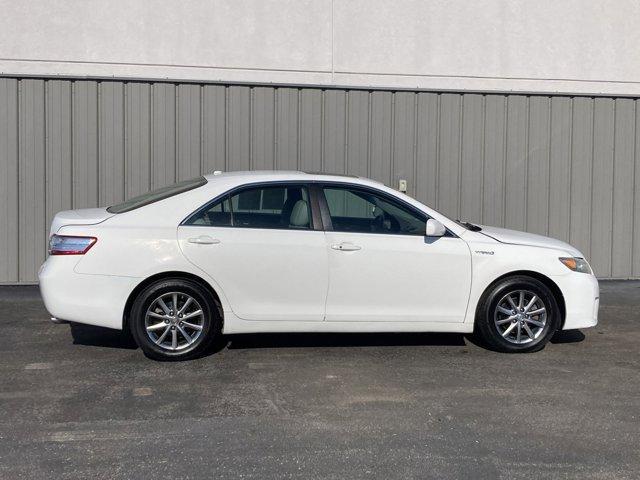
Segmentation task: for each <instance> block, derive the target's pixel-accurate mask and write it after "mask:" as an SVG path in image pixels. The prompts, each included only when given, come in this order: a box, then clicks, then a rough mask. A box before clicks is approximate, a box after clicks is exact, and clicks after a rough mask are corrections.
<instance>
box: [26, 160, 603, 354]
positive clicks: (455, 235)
mask: <svg viewBox="0 0 640 480" xmlns="http://www.w3.org/2000/svg"><path fill="white" fill-rule="evenodd" d="M49 253H50V255H49V257H48V259H47V261H46V262H45V263H44V265H43V266H42V267H41V269H40V273H39V278H40V290H41V292H42V297H43V299H44V302H45V305H46V307H47V309H48V310H49V312H50V313H51V314H52V315H53V316H54V317H57V318H58V319H60V320H67V321H73V322H78V323H87V324H92V325H99V326H102V327H109V328H115V329H129V330H131V332H132V334H133V336H134V337H135V339H136V341H137V343H138V345H139V346H140V347H141V348H142V350H143V351H144V352H145V353H146V354H147V355H148V356H149V357H152V358H157V359H184V358H191V357H194V356H196V355H198V354H201V353H202V352H203V351H205V350H206V349H207V347H208V346H209V345H210V344H211V342H212V341H213V340H214V339H215V338H216V337H217V336H219V335H221V334H222V333H253V332H460V333H471V332H475V334H476V335H477V336H478V338H480V339H481V340H482V341H483V342H484V344H485V345H487V346H488V347H490V348H493V349H497V350H501V351H506V352H530V351H534V350H538V349H540V348H542V347H543V346H544V344H545V343H546V342H547V341H548V340H549V338H550V337H551V336H552V335H553V334H554V332H555V331H556V330H559V329H575V328H584V327H592V326H594V325H596V323H597V314H598V297H599V293H598V292H599V290H598V282H597V280H596V278H595V276H594V275H593V273H592V272H591V268H590V267H589V264H588V263H587V261H586V260H585V259H584V256H583V255H582V254H581V253H580V252H579V251H578V250H576V249H575V248H573V247H572V246H571V245H568V244H567V243H564V242H561V241H558V240H553V239H550V238H546V237H542V236H539V235H532V234H528V233H522V232H516V231H512V230H505V229H501V228H493V227H486V226H477V225H472V224H469V223H463V222H459V221H453V220H450V219H448V218H447V217H445V216H444V215H442V214H440V213H438V212H436V211H434V210H432V209H431V208H429V207H427V206H425V205H423V204H421V203H420V202H418V201H416V200H414V199H413V198H411V197H409V196H407V195H405V194H402V193H399V192H397V191H395V190H393V189H391V188H388V187H385V186H384V185H382V184H381V183H378V182H375V181H372V180H367V179H363V178H356V177H346V176H333V175H321V174H318V175H316V174H308V173H303V172H230V173H220V172H215V173H214V174H212V175H206V176H204V177H200V178H196V179H194V180H188V181H184V182H181V183H178V184H175V185H173V186H170V187H166V188H162V189H160V190H156V191H153V192H150V193H147V194H145V195H142V196H140V197H137V198H133V199H131V200H128V201H126V202H124V203H122V204H119V205H114V206H111V207H109V208H95V209H85V210H71V211H66V212H61V213H59V214H58V215H56V217H55V218H54V220H53V224H52V226H51V237H50V245H49Z"/></svg>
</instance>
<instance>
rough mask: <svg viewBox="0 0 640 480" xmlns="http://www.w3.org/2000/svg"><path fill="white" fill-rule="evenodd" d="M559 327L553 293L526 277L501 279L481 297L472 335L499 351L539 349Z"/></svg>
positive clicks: (536, 281) (557, 310)
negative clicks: (474, 332) (477, 336)
mask: <svg viewBox="0 0 640 480" xmlns="http://www.w3.org/2000/svg"><path fill="white" fill-rule="evenodd" d="M559 325H560V309H559V308H558V302H557V301H556V298H555V297H554V295H553V292H552V291H551V290H550V289H549V287H547V286H546V285H545V284H544V283H542V282H541V281H539V280H537V279H535V278H532V277H528V276H521V275H518V276H513V277H507V278H504V279H502V280H500V281H498V282H496V283H495V284H494V285H492V286H491V287H490V288H489V289H488V291H487V292H486V293H485V295H484V296H483V298H482V300H481V302H480V305H479V308H478V312H477V317H476V333H477V334H478V335H479V337H480V339H481V341H482V342H483V343H485V344H486V345H487V346H488V347H490V348H492V349H494V350H498V351H503V352H533V351H537V350H540V349H541V348H543V347H544V345H545V344H546V343H547V342H548V341H549V339H550V338H551V337H552V336H553V334H554V333H555V331H556V330H557V329H558V327H559Z"/></svg>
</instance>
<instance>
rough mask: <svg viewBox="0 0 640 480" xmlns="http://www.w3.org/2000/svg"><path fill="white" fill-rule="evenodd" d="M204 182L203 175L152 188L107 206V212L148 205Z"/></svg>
mask: <svg viewBox="0 0 640 480" xmlns="http://www.w3.org/2000/svg"><path fill="white" fill-rule="evenodd" d="M206 183H207V180H206V179H205V178H204V177H198V178H192V179H190V180H184V181H182V182H178V183H174V184H173V185H169V186H168V187H162V188H158V189H157V190H152V191H150V192H147V193H144V194H142V195H138V196H137V197H133V198H130V199H129V200H127V201H126V202H122V203H119V204H117V205H112V206H110V207H109V208H107V212H109V213H124V212H129V211H131V210H135V209H136V208H140V207H142V206H144V205H149V204H150V203H154V202H157V201H159V200H164V199H165V198H169V197H173V196H174V195H178V194H179V193H184V192H187V191H189V190H193V189H194V188H198V187H201V186H203V185H204V184H206Z"/></svg>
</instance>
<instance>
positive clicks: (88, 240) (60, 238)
mask: <svg viewBox="0 0 640 480" xmlns="http://www.w3.org/2000/svg"><path fill="white" fill-rule="evenodd" d="M97 241H98V239H97V238H96V237H76V236H71V235H51V238H50V239H49V255H84V254H85V253H87V252H88V251H89V249H90V248H91V247H93V246H94V245H95V243H96V242H97Z"/></svg>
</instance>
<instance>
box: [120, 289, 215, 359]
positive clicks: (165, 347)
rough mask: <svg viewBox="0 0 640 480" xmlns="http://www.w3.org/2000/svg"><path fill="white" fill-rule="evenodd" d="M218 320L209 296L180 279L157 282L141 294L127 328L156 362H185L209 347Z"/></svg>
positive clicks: (134, 305)
mask: <svg viewBox="0 0 640 480" xmlns="http://www.w3.org/2000/svg"><path fill="white" fill-rule="evenodd" d="M220 324H221V318H220V314H219V311H218V308H217V305H216V303H215V301H214V299H213V298H212V296H211V294H210V293H209V292H208V291H207V290H206V289H205V288H203V287H202V286H201V285H200V284H198V283H196V282H194V281H191V280H187V279H181V278H175V279H164V280H159V281H158V282H156V283H153V284H151V285H149V286H148V287H146V288H145V289H144V290H142V291H141V292H140V294H139V295H138V297H137V298H136V300H135V301H134V304H133V307H132V309H131V317H130V321H129V325H130V328H131V333H132V334H133V337H134V338H135V340H136V343H137V344H138V346H140V348H141V349H142V350H143V351H144V353H145V354H146V355H147V356H148V357H150V358H154V359H156V360H186V359H190V358H194V357H196V356H198V355H200V354H202V353H203V352H205V351H206V350H207V348H209V346H210V345H211V343H212V342H213V340H214V339H215V337H216V336H217V335H218V334H219V332H220Z"/></svg>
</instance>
